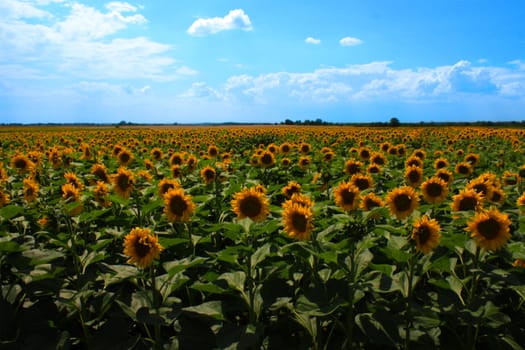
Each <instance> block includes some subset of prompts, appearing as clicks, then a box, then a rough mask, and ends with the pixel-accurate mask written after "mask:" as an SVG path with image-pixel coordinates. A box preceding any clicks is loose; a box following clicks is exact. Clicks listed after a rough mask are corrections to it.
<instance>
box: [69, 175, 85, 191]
mask: <svg viewBox="0 0 525 350" xmlns="http://www.w3.org/2000/svg"><path fill="white" fill-rule="evenodd" d="M64 178H65V179H66V181H67V182H68V183H70V184H72V185H73V186H75V187H76V188H77V189H78V190H79V191H82V190H83V189H84V184H83V183H82V182H81V181H80V179H79V178H78V176H77V175H76V174H75V173H72V172H69V171H68V172H66V173H65V174H64Z"/></svg>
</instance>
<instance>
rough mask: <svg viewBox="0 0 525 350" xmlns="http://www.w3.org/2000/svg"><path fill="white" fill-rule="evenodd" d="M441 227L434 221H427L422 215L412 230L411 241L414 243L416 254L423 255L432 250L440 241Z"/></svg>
mask: <svg viewBox="0 0 525 350" xmlns="http://www.w3.org/2000/svg"><path fill="white" fill-rule="evenodd" d="M440 231H441V227H440V226H439V223H438V222H437V221H436V220H435V219H429V218H428V217H427V216H426V215H424V216H423V217H422V218H421V219H420V220H417V221H416V222H415V223H414V228H413V230H412V236H411V238H412V240H414V241H415V242H416V249H417V251H418V252H422V253H424V254H427V253H430V252H431V251H432V250H434V249H435V248H436V247H437V246H438V244H439V241H440V239H441V233H440Z"/></svg>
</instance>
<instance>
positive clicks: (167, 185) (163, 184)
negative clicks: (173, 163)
mask: <svg viewBox="0 0 525 350" xmlns="http://www.w3.org/2000/svg"><path fill="white" fill-rule="evenodd" d="M177 187H180V184H179V182H178V181H177V180H175V179H169V178H166V177H165V178H163V179H162V180H160V181H159V186H158V193H159V196H161V197H164V194H166V192H168V191H169V190H171V189H172V188H177Z"/></svg>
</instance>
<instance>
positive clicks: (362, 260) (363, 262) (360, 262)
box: [355, 249, 374, 279]
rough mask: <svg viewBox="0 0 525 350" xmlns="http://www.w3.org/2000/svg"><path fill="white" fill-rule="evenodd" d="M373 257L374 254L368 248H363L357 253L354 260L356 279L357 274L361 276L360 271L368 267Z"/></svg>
mask: <svg viewBox="0 0 525 350" xmlns="http://www.w3.org/2000/svg"><path fill="white" fill-rule="evenodd" d="M373 258H374V254H372V252H370V250H368V249H364V250H362V251H361V252H360V253H359V255H358V256H357V261H356V271H355V278H356V279H358V278H359V276H361V273H362V272H363V271H364V270H365V269H366V268H367V267H368V265H369V264H370V262H371V261H372V259H373Z"/></svg>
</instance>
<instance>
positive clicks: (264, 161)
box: [259, 150, 275, 168]
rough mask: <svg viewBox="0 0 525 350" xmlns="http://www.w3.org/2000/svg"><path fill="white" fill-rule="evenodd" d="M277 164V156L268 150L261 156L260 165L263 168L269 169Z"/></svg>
mask: <svg viewBox="0 0 525 350" xmlns="http://www.w3.org/2000/svg"><path fill="white" fill-rule="evenodd" d="M274 164H275V156H274V154H273V152H271V151H269V150H266V151H264V152H262V154H261V155H260V156H259V165H261V166H262V167H263V168H269V167H271V166H273V165H274Z"/></svg>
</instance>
